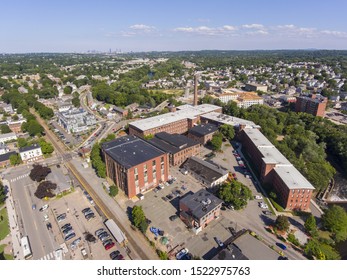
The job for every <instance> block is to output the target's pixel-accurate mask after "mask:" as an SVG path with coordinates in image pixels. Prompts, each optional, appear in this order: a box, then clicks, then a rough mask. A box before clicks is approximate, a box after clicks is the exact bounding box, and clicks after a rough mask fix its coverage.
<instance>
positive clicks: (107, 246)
mask: <svg viewBox="0 0 347 280" xmlns="http://www.w3.org/2000/svg"><path fill="white" fill-rule="evenodd" d="M114 245H115V244H114V242H111V243H107V244H106V245H105V250H110V249H111V248H112V247H114Z"/></svg>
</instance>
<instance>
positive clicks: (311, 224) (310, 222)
mask: <svg viewBox="0 0 347 280" xmlns="http://www.w3.org/2000/svg"><path fill="white" fill-rule="evenodd" d="M304 226H305V229H306V230H307V232H309V233H311V232H313V231H315V230H317V224H316V219H315V218H314V216H313V215H312V214H310V215H309V216H308V217H307V219H306V221H305V225H304Z"/></svg>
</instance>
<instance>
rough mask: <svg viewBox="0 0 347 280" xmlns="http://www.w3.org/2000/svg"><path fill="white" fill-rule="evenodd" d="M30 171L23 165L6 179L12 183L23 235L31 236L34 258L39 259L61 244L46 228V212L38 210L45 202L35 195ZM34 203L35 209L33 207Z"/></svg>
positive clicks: (34, 186) (34, 185)
mask: <svg viewBox="0 0 347 280" xmlns="http://www.w3.org/2000/svg"><path fill="white" fill-rule="evenodd" d="M29 172H30V169H28V167H27V166H21V167H20V168H18V169H16V170H14V171H12V172H11V173H10V174H8V175H6V179H7V180H8V181H9V183H10V185H11V189H12V196H13V199H14V205H15V209H16V213H17V216H18V224H19V228H20V232H21V236H25V235H27V236H29V241H30V245H31V249H32V252H33V259H35V260H37V259H41V258H43V257H44V256H46V255H47V254H50V253H52V252H53V251H54V250H56V249H58V248H59V245H58V244H57V243H56V242H55V241H54V238H53V236H52V235H50V233H49V232H48V230H47V228H46V223H45V222H44V217H43V216H44V214H45V213H42V212H39V210H38V209H39V208H40V207H41V206H42V205H43V204H44V202H42V201H41V200H39V199H38V198H36V197H35V196H34V192H35V190H36V184H34V183H33V182H32V181H31V179H30V178H29V176H27V175H28V174H29ZM34 204H35V205H36V209H35V210H34V209H32V205H34Z"/></svg>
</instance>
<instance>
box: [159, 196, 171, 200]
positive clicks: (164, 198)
mask: <svg viewBox="0 0 347 280" xmlns="http://www.w3.org/2000/svg"><path fill="white" fill-rule="evenodd" d="M161 199H162V200H164V201H168V200H169V199H168V198H167V197H165V196H163V197H162V198H161Z"/></svg>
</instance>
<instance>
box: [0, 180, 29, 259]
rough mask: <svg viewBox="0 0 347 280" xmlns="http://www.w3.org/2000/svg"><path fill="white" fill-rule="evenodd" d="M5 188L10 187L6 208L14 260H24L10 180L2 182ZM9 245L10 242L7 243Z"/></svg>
mask: <svg viewBox="0 0 347 280" xmlns="http://www.w3.org/2000/svg"><path fill="white" fill-rule="evenodd" d="M2 182H3V184H4V186H8V193H7V199H6V208H7V214H8V223H9V226H10V233H11V237H12V254H13V258H14V259H17V260H18V259H19V260H22V259H24V257H23V252H22V248H21V244H20V239H21V234H20V232H19V226H18V221H17V213H16V209H15V207H14V201H13V197H12V190H11V186H10V183H9V182H8V180H3V181H2ZM7 244H9V242H8V243H7Z"/></svg>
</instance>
